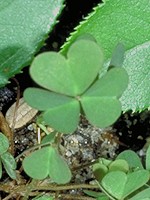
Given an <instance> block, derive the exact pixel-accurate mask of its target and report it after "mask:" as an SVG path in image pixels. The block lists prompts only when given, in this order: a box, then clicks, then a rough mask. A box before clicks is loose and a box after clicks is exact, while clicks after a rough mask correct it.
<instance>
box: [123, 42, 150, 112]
mask: <svg viewBox="0 0 150 200" xmlns="http://www.w3.org/2000/svg"><path fill="white" fill-rule="evenodd" d="M123 67H124V68H125V69H126V70H127V73H128V75H129V85H128V88H127V89H126V90H125V92H124V93H123V95H122V96H121V98H120V101H121V104H122V109H123V111H124V112H125V111H127V110H132V111H142V110H144V109H145V108H148V107H150V92H149V91H150V42H146V43H143V44H142V45H139V46H136V47H135V48H133V49H131V50H130V51H128V52H127V53H126V56H125V60H124V63H123Z"/></svg>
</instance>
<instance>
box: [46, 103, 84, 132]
mask: <svg viewBox="0 0 150 200" xmlns="http://www.w3.org/2000/svg"><path fill="white" fill-rule="evenodd" d="M79 114H80V105H79V102H78V101H77V100H76V99H74V100H72V102H70V103H68V104H65V105H61V106H57V107H55V108H52V109H49V110H47V111H45V112H44V114H43V119H44V121H45V122H46V123H47V124H48V125H49V126H50V127H52V128H54V129H56V130H57V131H59V132H62V133H72V132H74V131H75V130H76V128H77V126H78V123H79Z"/></svg>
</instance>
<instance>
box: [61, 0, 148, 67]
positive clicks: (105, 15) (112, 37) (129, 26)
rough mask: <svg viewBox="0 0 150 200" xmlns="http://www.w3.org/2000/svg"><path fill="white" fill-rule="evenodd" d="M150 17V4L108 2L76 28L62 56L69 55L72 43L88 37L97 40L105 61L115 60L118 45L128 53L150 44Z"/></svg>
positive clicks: (141, 1)
mask: <svg viewBox="0 0 150 200" xmlns="http://www.w3.org/2000/svg"><path fill="white" fill-rule="evenodd" d="M135 5H136V6H135ZM149 13H150V1H148V0H132V1H126V0H121V1H120V0H105V1H104V3H100V4H99V5H98V6H97V7H96V8H95V9H94V11H93V12H92V13H91V14H89V15H88V16H87V17H86V18H85V20H84V21H83V22H82V23H80V25H79V26H77V27H76V28H75V32H74V33H71V36H70V37H69V38H68V39H67V42H66V43H65V44H64V45H63V47H62V52H63V53H65V52H66V51H67V50H68V48H69V46H70V45H71V44H72V42H73V41H75V39H76V38H77V37H78V36H79V35H81V34H84V33H89V34H91V35H93V36H94V37H95V39H96V41H97V42H98V43H99V44H100V45H101V47H102V49H103V50H104V55H105V59H108V58H110V57H111V54H112V52H113V49H114V47H115V46H116V45H117V44H118V42H121V43H123V44H124V46H125V47H126V50H128V49H131V48H133V47H135V46H136V45H139V44H142V43H144V42H146V41H148V40H150V34H149V30H150V18H149ZM130 67H132V66H130Z"/></svg>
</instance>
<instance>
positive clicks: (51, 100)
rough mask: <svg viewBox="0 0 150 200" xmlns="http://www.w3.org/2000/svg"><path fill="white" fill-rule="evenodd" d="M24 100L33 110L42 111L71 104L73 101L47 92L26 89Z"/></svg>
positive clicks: (37, 89)
mask: <svg viewBox="0 0 150 200" xmlns="http://www.w3.org/2000/svg"><path fill="white" fill-rule="evenodd" d="M24 100H25V101H26V102H27V103H28V104H29V105H30V106H32V107H33V108H36V109H38V110H40V111H44V110H48V109H50V108H56V107H58V106H61V105H65V104H68V103H70V102H72V100H73V99H72V98H71V97H67V96H64V95H61V94H57V93H54V92H50V91H48V90H43V89H39V88H27V89H26V90H25V92H24Z"/></svg>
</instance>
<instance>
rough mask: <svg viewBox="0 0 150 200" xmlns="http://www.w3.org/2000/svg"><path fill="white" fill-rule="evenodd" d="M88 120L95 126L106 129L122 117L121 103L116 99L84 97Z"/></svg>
mask: <svg viewBox="0 0 150 200" xmlns="http://www.w3.org/2000/svg"><path fill="white" fill-rule="evenodd" d="M81 104H82V107H83V110H84V113H85V116H86V118H87V119H88V120H89V122H90V123H91V124H93V125H95V126H98V127H101V128H105V127H107V126H109V125H111V124H113V123H114V122H115V121H116V120H117V119H118V117H119V116H120V115H121V103H120V102H119V100H118V99H116V98H115V97H113V98H112V97H86V96H85V97H84V96H83V97H82V99H81Z"/></svg>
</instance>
